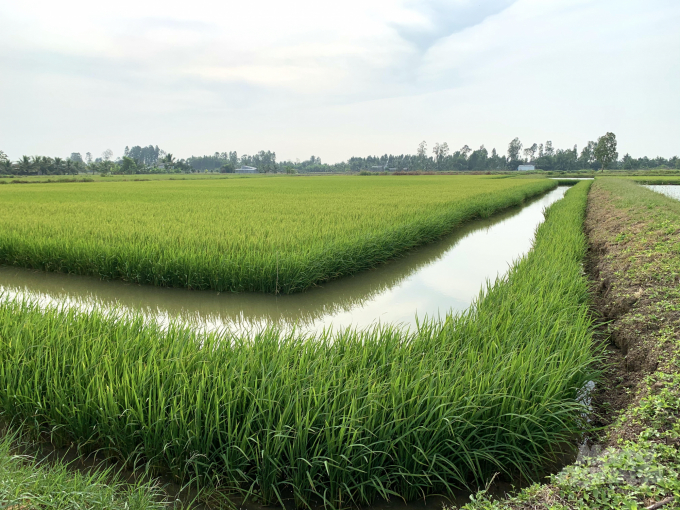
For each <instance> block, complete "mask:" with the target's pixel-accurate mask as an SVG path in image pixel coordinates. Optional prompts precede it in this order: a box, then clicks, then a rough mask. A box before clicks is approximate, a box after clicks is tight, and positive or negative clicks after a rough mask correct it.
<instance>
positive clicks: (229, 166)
mask: <svg viewBox="0 0 680 510" xmlns="http://www.w3.org/2000/svg"><path fill="white" fill-rule="evenodd" d="M234 171H235V168H234V164H233V163H232V162H231V161H227V162H225V163H224V164H223V165H222V166H221V167H220V172H221V173H223V174H233V173H234Z"/></svg>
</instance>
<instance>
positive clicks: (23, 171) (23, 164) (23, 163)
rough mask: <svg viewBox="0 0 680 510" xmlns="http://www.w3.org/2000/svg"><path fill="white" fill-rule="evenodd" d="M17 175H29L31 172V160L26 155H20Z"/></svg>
mask: <svg viewBox="0 0 680 510" xmlns="http://www.w3.org/2000/svg"><path fill="white" fill-rule="evenodd" d="M17 171H18V173H19V175H29V174H31V173H32V172H33V161H31V158H29V157H28V156H22V157H21V159H20V160H19V162H18V163H17Z"/></svg>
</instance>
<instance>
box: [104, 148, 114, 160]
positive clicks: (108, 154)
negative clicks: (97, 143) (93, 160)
mask: <svg viewBox="0 0 680 510" xmlns="http://www.w3.org/2000/svg"><path fill="white" fill-rule="evenodd" d="M112 157H113V151H112V150H111V149H106V150H105V151H104V152H102V159H103V160H104V161H111V158H112Z"/></svg>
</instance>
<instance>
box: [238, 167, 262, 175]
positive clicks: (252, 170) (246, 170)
mask: <svg viewBox="0 0 680 510" xmlns="http://www.w3.org/2000/svg"><path fill="white" fill-rule="evenodd" d="M235 172H236V173H237V174H256V173H257V168H255V167H254V166H246V165H243V166H242V167H241V168H237V169H236V170H235Z"/></svg>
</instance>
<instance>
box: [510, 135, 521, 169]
mask: <svg viewBox="0 0 680 510" xmlns="http://www.w3.org/2000/svg"><path fill="white" fill-rule="evenodd" d="M521 151H522V142H520V141H519V138H515V139H514V140H513V141H512V142H510V143H509V144H508V160H509V163H510V165H512V166H514V165H515V163H517V162H518V161H519V160H520V159H519V155H520V153H521Z"/></svg>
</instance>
